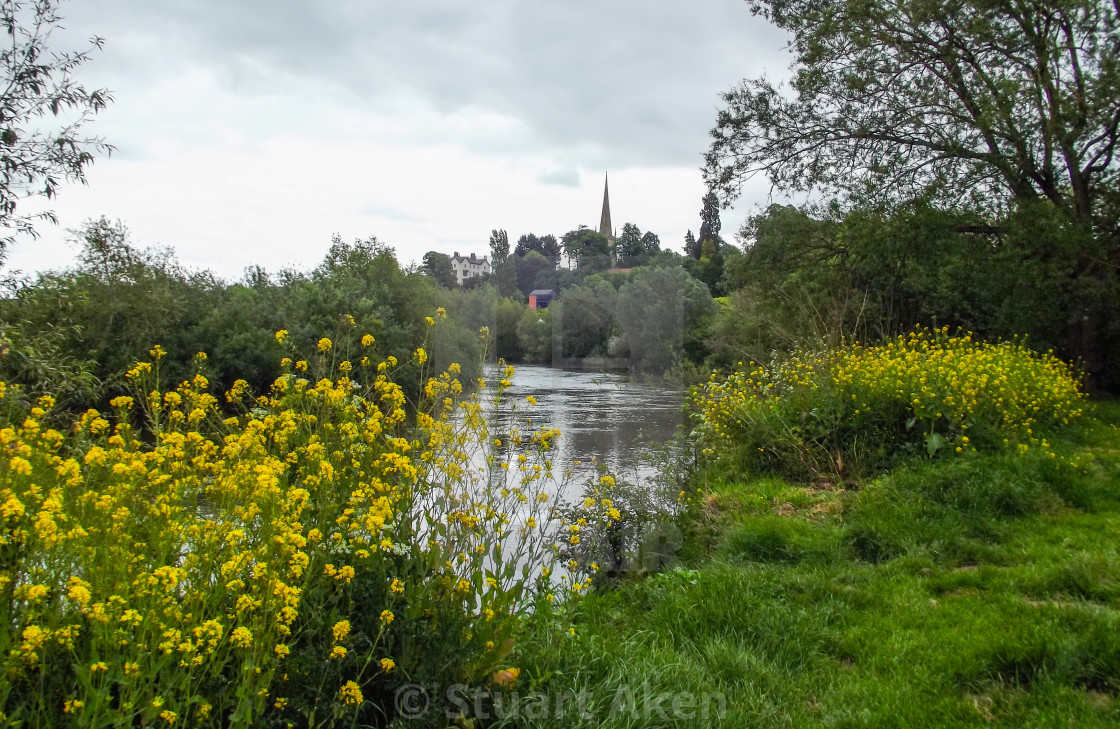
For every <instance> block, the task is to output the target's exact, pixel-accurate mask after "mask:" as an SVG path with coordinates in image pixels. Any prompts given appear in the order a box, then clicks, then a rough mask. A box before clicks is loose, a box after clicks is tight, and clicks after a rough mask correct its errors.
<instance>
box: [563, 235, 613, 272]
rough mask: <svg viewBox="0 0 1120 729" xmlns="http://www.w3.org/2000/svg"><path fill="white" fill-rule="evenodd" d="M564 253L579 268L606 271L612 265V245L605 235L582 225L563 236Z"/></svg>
mask: <svg viewBox="0 0 1120 729" xmlns="http://www.w3.org/2000/svg"><path fill="white" fill-rule="evenodd" d="M561 241H562V242H563V244H564V255H566V256H567V257H568V260H569V261H570V262H572V263H574V264H575V266H576V268H577V269H581V270H586V271H604V270H606V269H608V268H610V267H611V245H610V241H608V240H607V239H606V237H605V236H604V235H602V234H601V233H598V232H596V231H594V230H591V229H590V228H587V227H584V226H582V225H581V226H580V227H579V228H577V229H576V230H570V231H568V232H567V233H565V234H564V236H563V237H562V238H561Z"/></svg>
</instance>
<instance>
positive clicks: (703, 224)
mask: <svg viewBox="0 0 1120 729" xmlns="http://www.w3.org/2000/svg"><path fill="white" fill-rule="evenodd" d="M722 225H723V223H722V222H721V221H720V218H719V198H718V197H716V194H715V193H714V192H709V193H708V194H707V195H705V196H704V206H703V207H702V208H701V209H700V239H699V248H700V251H699V252H700V256H703V255H704V253H703V250H704V242H705V241H712V243H713V245H714V246H715V248H716V250H717V251H718V250H719V247H720V245H721V244H722V243H723V239H722V238H720V237H719V231H720V228H721V227H722ZM690 232H691V231H690ZM700 256H694V258H699V257H700Z"/></svg>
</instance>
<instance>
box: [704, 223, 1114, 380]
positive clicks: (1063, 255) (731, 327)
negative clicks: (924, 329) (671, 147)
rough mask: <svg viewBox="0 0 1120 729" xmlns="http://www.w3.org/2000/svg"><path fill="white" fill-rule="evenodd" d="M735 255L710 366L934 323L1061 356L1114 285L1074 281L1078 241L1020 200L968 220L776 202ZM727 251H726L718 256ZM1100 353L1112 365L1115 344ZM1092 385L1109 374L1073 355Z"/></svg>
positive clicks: (1108, 305)
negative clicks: (1075, 314)
mask: <svg viewBox="0 0 1120 729" xmlns="http://www.w3.org/2000/svg"><path fill="white" fill-rule="evenodd" d="M741 235H742V238H743V239H744V240H745V241H747V247H746V249H745V254H744V255H743V256H741V257H734V258H732V257H727V258H726V260H725V264H724V268H725V274H724V281H723V283H724V285H725V286H726V287H727V289H728V290H731V291H733V292H734V293H733V294H732V295H731V296H730V297H729V299H730V304H731V306H729V307H726V308H725V309H724V310H723V311H722V312H721V317H720V321H719V322H717V325H716V327H715V330H716V331H717V332H718V333H719V336H717V337H715V338H714V339H713V341H712V342H711V346H712V349H713V350H714V351H715V352H716V353H717V357H718V360H717V363H718V364H722V365H724V366H727V365H730V364H733V362H734V361H736V360H737V359H743V358H744V356H743V353H748V354H749V356H750V357H752V358H754V359H756V360H759V361H762V360H764V359H765V358H766V357H768V354H767V353H768V352H770V351H771V350H774V349H778V350H789V349H791V348H793V347H796V346H802V345H804V344H806V343H807V342H810V341H814V340H817V341H820V340H824V341H827V342H829V343H830V344H833V345H835V344H836V343H838V342H839V340H840V338H841V336H843V335H847V336H848V337H849V338H854V339H870V338H877V337H882V336H890V335H893V334H897V333H899V332H902V331H906V330H907V329H909V328H910V327H911V326H913V324H914V323H915V322H921V321H927V322H930V321H935V322H938V323H939V324H948V325H950V326H953V327H961V328H964V329H968V330H969V331H973V332H975V333H976V334H977V335H979V336H982V337H985V338H992V339H996V338H1001V337H1008V336H1011V335H1013V334H1016V333H1025V334H1027V335H1029V336H1030V338H1031V340H1032V341H1033V342H1035V344H1036V346H1038V347H1040V348H1043V349H1048V348H1054V349H1055V350H1056V351H1058V352H1059V353H1061V354H1063V355H1064V356H1067V357H1071V358H1072V357H1074V356H1076V355H1077V354H1078V353H1079V351H1080V350H1081V349H1083V348H1082V347H1079V346H1074V345H1075V344H1076V343H1075V342H1071V339H1070V325H1071V321H1072V318H1071V315H1070V312H1071V311H1081V312H1083V315H1084V316H1087V317H1088V318H1089V320H1094V321H1111V320H1114V319H1115V318H1116V306H1117V302H1120V285H1116V284H1117V283H1118V282H1113V285H1111V288H1110V287H1109V286H1108V285H1106V286H1105V287H1104V288H1100V286H1101V285H1102V284H1101V282H1099V281H1097V280H1096V279H1079V280H1080V281H1081V284H1078V285H1073V284H1072V283H1071V282H1072V281H1073V278H1072V277H1073V276H1074V274H1075V272H1076V268H1077V265H1078V264H1077V261H1078V257H1079V255H1080V252H1082V251H1083V248H1082V243H1083V237H1082V236H1081V235H1080V234H1079V233H1078V232H1077V230H1076V229H1075V228H1074V227H1072V226H1071V225H1070V224H1069V223H1068V221H1067V220H1065V219H1064V218H1063V217H1062V216H1061V215H1060V214H1059V213H1058V211H1056V209H1055V208H1054V206H1053V205H1051V204H1049V203H1033V204H1020V205H1017V206H1016V207H1015V208H1014V210H1012V211H1011V212H1010V213H1008V214H1007V215H1006V216H1004V217H1002V218H999V219H997V220H995V221H994V222H992V221H990V220H989V219H987V218H985V217H983V216H980V215H978V214H976V213H969V212H945V211H940V210H936V209H934V208H932V207H930V206H929V205H926V204H922V203H916V204H912V205H904V206H897V207H892V208H882V209H880V208H856V209H850V210H846V211H845V210H842V209H841V208H840V206H839V205H836V204H833V205H830V206H827V207H818V208H806V209H798V208H793V207H787V206H778V205H774V206H771V207H769V208H768V209H767V210H765V211H764V212H762V213H759V214H757V215H755V216H752V217H751V218H750V219H749V220H748V222H747V224H746V225H745V226H744V228H743V231H742V233H741ZM729 250H730V249H729V248H726V247H725V248H724V251H725V253H726V252H727V251H729ZM1096 346H1097V347H1099V348H1100V349H1101V350H1102V351H1103V352H1104V354H1103V355H1102V356H1103V357H1104V359H1105V360H1109V361H1111V358H1112V357H1113V354H1112V353H1114V352H1116V351H1117V348H1118V347H1120V340H1118V339H1116V338H1115V337H1113V336H1112V335H1111V334H1107V333H1105V334H1102V336H1101V337H1099V338H1098V339H1097V340H1096ZM1082 366H1083V367H1085V368H1086V369H1087V370H1089V371H1090V372H1093V373H1094V374H1095V375H1096V377H1095V384H1096V385H1098V386H1110V385H1111V384H1112V383H1114V382H1116V381H1117V380H1116V375H1115V374H1114V373H1110V372H1108V371H1106V370H1101V369H1100V362H1097V365H1096V366H1094V364H1093V362H1090V361H1083V363H1082Z"/></svg>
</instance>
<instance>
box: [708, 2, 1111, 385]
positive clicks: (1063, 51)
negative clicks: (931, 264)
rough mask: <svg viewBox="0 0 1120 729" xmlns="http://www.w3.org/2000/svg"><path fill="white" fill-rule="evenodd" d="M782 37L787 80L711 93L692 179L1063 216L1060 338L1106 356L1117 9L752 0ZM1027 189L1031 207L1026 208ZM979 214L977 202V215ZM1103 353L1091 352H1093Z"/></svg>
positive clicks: (1057, 251) (1048, 246)
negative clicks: (707, 127)
mask: <svg viewBox="0 0 1120 729" xmlns="http://www.w3.org/2000/svg"><path fill="white" fill-rule="evenodd" d="M752 9H753V11H754V12H755V13H757V14H761V15H763V16H764V17H766V18H767V19H768V20H770V21H771V22H772V23H774V24H775V25H777V26H778V27H779V28H781V29H783V30H786V31H787V32H789V33H790V35H791V36H792V42H791V49H792V51H793V53H794V64H793V71H794V74H793V82H792V89H791V91H792V93H787V92H786V91H785V90H783V89H781V88H780V87H778V86H776V85H774V84H773V83H771V82H770V81H768V80H766V79H749V80H746V81H744V82H743V83H742V84H741V85H740V86H738V87H736V88H735V89H732V90H731V91H729V92H727V93H726V94H725V95H724V101H725V103H726V108H725V109H723V110H722V111H721V112H720V113H719V115H718V118H717V122H716V126H715V128H714V129H713V131H712V136H713V141H712V144H711V147H710V149H709V150H708V153H707V155H706V169H705V176H706V178H707V181H708V182H709V184H710V185H712V186H714V187H716V188H718V189H719V190H721V191H722V192H723V193H724V195H725V197H726V198H728V199H730V198H732V197H734V196H735V195H736V194H737V193H738V190H739V188H740V186H741V184H742V182H743V180H745V179H746V178H747V177H749V176H751V175H753V174H756V173H759V172H762V173H765V174H766V175H767V177H769V179H770V180H771V182H772V183H773V184H774V185H775V186H777V187H780V188H782V189H786V190H807V189H810V188H825V189H829V190H833V191H838V192H840V193H842V194H844V195H846V196H848V197H850V198H852V199H855V200H867V201H872V202H882V201H884V200H886V201H894V202H898V201H916V200H926V201H928V202H930V203H932V204H933V205H934V206H935V207H940V208H953V207H957V206H961V205H964V206H966V207H969V208H971V209H975V210H978V211H980V212H983V213H985V214H986V215H988V216H989V218H990V219H989V220H987V221H985V222H986V224H987V225H989V226H990V225H993V224H994V222H995V220H994V219H995V218H999V219H1000V220H1001V221H1003V222H1006V221H1007V220H1009V218H1008V217H1006V216H1008V215H1010V214H1013V215H1015V216H1026V217H1037V216H1041V217H1044V218H1050V217H1051V216H1052V215H1058V216H1061V217H1064V218H1065V220H1066V221H1067V222H1068V228H1067V229H1066V230H1065V232H1063V234H1062V235H1061V236H1048V237H1047V238H1046V239H1045V240H1040V241H1038V242H1037V243H1036V247H1037V253H1036V254H1034V255H1037V256H1040V257H1048V258H1055V257H1059V256H1072V259H1073V261H1074V264H1075V265H1074V266H1073V267H1072V270H1071V271H1070V274H1069V277H1068V278H1067V283H1066V286H1067V287H1068V294H1067V295H1066V296H1065V297H1064V300H1063V301H1062V302H1060V303H1059V304H1058V305H1059V306H1061V307H1062V308H1064V309H1065V310H1066V311H1067V312H1068V319H1067V322H1066V329H1067V341H1068V351H1069V352H1070V353H1072V354H1075V355H1078V356H1080V357H1081V358H1082V359H1083V361H1084V363H1085V364H1086V365H1087V366H1088V367H1089V368H1090V369H1091V370H1094V371H1097V372H1102V371H1107V370H1108V369H1109V368H1110V367H1112V368H1114V367H1115V362H1116V361H1115V359H1114V358H1113V357H1111V356H1110V355H1108V353H1107V351H1102V348H1107V347H1108V346H1109V342H1110V339H1109V334H1108V331H1109V330H1108V322H1110V321H1113V320H1115V318H1116V315H1117V313H1118V312H1117V306H1116V298H1117V297H1116V292H1117V287H1118V284H1117V278H1118V275H1120V274H1118V272H1120V236H1118V235H1117V231H1118V230H1120V223H1118V222H1117V221H1118V218H1117V215H1118V213H1120V210H1118V209H1117V207H1116V206H1115V204H1114V202H1115V199H1116V195H1117V193H1116V190H1117V186H1118V178H1120V156H1118V155H1117V144H1118V141H1120V64H1118V63H1117V62H1116V59H1117V58H1120V6H1118V5H1117V4H1116V3H1115V2H1107V1H1105V0H1069V1H1068V2H1067V1H1059V0H1040V1H1039V2H1012V1H1011V0H960V1H957V2H949V3H924V2H911V1H909V0H867V1H864V0H838V1H837V2H829V3H820V2H815V1H813V0H756V1H755V2H753V3H752ZM1039 201H1046V203H1048V207H1043V208H1039V207H1038V203H1039ZM993 216H994V217H993ZM1110 359H1111V360H1112V361H1109V360H1110Z"/></svg>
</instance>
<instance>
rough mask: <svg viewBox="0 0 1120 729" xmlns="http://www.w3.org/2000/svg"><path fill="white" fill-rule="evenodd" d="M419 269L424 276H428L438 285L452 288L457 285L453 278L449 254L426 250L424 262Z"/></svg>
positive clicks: (453, 271)
mask: <svg viewBox="0 0 1120 729" xmlns="http://www.w3.org/2000/svg"><path fill="white" fill-rule="evenodd" d="M420 270H421V271H423V272H424V275H425V276H428V277H430V278H431V279H432V280H433V281H435V282H436V283H437V284H439V285H440V286H443V287H445V288H452V287H454V286H456V285H458V281H456V280H455V268H454V266H452V265H451V256H449V255H447V254H446V253H439V252H438V251H428V252H427V253H425V254H424V262H423V264H421V266H420Z"/></svg>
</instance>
